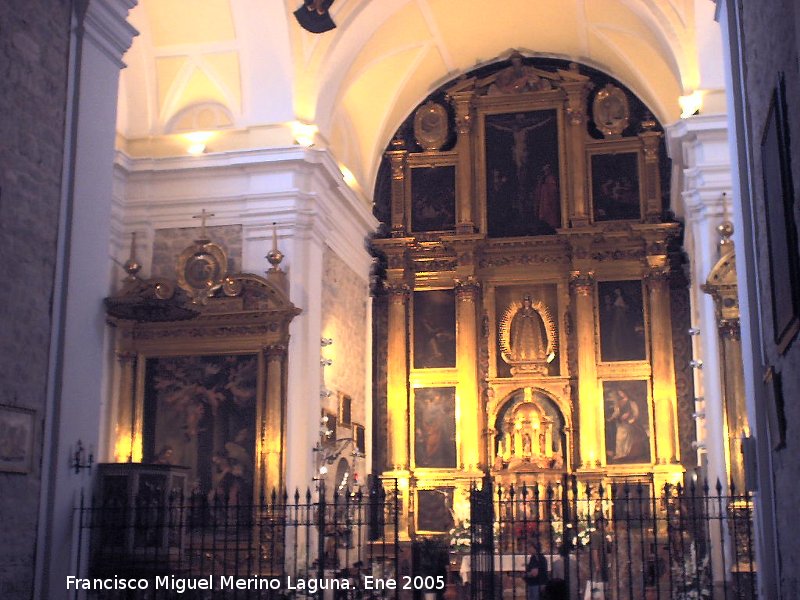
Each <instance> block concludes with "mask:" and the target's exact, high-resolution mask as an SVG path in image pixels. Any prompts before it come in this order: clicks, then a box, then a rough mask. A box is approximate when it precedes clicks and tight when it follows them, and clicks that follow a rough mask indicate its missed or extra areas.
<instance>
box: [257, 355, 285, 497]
mask: <svg viewBox="0 0 800 600" xmlns="http://www.w3.org/2000/svg"><path fill="white" fill-rule="evenodd" d="M265 354H266V360H267V382H266V398H265V400H266V401H265V404H264V416H263V418H262V425H261V428H260V429H261V431H260V434H261V436H262V438H261V444H262V458H261V461H262V464H263V485H264V490H263V491H264V494H265V495H266V496H267V497H269V494H271V493H272V491H273V490H275V491H280V490H281V489H282V486H283V481H282V477H281V458H282V455H281V452H282V451H283V419H282V418H281V414H282V412H283V363H284V361H285V359H286V348H285V347H284V346H278V345H276V346H269V347H268V348H266V350H265Z"/></svg>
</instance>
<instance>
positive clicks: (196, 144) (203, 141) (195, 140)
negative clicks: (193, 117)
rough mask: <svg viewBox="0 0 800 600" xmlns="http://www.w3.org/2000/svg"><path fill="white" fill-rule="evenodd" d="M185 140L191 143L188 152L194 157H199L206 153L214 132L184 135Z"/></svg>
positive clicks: (194, 132)
mask: <svg viewBox="0 0 800 600" xmlns="http://www.w3.org/2000/svg"><path fill="white" fill-rule="evenodd" d="M182 135H183V138H184V139H185V140H186V141H187V142H189V145H188V146H187V148H186V152H188V153H189V154H191V155H192V156H199V155H201V154H203V153H204V152H205V151H206V145H207V144H208V141H209V140H210V139H211V138H213V137H214V132H213V131H192V132H191V133H184V134H182Z"/></svg>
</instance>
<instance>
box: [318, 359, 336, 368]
mask: <svg viewBox="0 0 800 600" xmlns="http://www.w3.org/2000/svg"><path fill="white" fill-rule="evenodd" d="M319 364H321V365H322V366H323V367H330V366H331V365H332V364H333V359H332V358H320V359H319Z"/></svg>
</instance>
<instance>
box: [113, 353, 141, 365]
mask: <svg viewBox="0 0 800 600" xmlns="http://www.w3.org/2000/svg"><path fill="white" fill-rule="evenodd" d="M137 356H138V355H137V354H136V352H124V351H123V352H117V360H118V361H119V364H121V365H123V366H125V365H128V364H130V363H133V362H135V361H136V357H137Z"/></svg>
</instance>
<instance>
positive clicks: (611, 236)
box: [373, 53, 685, 536]
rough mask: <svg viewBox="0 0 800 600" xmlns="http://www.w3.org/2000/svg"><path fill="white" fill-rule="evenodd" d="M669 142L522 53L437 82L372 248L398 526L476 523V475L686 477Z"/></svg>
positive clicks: (619, 103) (409, 126)
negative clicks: (472, 514) (378, 272)
mask: <svg viewBox="0 0 800 600" xmlns="http://www.w3.org/2000/svg"><path fill="white" fill-rule="evenodd" d="M587 73H588V74H587ZM661 138H662V133H661V130H660V128H659V126H658V125H657V123H656V122H655V120H654V119H653V118H652V116H650V115H649V114H648V113H647V111H646V109H645V108H644V106H643V105H642V103H641V102H640V101H639V100H638V99H636V98H635V97H634V96H633V95H632V94H631V93H630V92H629V91H627V90H625V89H624V88H623V87H622V85H621V84H619V83H617V82H615V81H614V80H612V79H611V78H609V77H607V76H603V75H602V74H599V73H598V72H597V71H594V70H592V69H588V68H585V67H579V66H577V65H575V64H568V63H565V62H563V61H555V60H547V59H544V60H543V59H527V58H523V57H522V56H521V55H519V54H518V53H513V54H512V55H511V56H510V57H509V60H508V61H504V62H501V63H498V64H497V65H495V66H491V67H485V68H483V69H481V70H479V71H476V72H474V73H472V74H470V75H468V76H464V77H462V78H460V79H458V80H457V81H455V82H452V83H450V84H448V85H445V86H444V87H443V88H441V89H440V90H439V91H438V92H437V93H435V94H432V95H431V97H429V99H427V101H426V102H424V103H423V104H422V105H421V106H420V107H419V108H418V109H417V110H416V112H415V113H414V114H413V115H412V117H410V118H409V119H408V120H407V121H406V123H405V124H404V125H403V126H402V127H401V128H400V130H398V132H397V134H396V136H395V138H394V139H393V141H392V143H391V144H390V146H389V148H388V149H387V152H386V159H385V167H384V173H385V179H384V182H383V183H382V182H381V181H380V178H379V183H378V192H377V193H376V196H380V190H381V185H383V186H384V187H383V189H385V190H386V191H385V193H384V194H383V197H384V198H385V200H384V202H385V204H386V207H385V210H384V212H383V215H379V216H383V220H384V221H385V222H386V226H387V227H386V230H385V232H384V235H383V236H382V237H379V238H378V239H375V240H374V242H373V245H374V248H375V250H376V253H377V254H378V255H379V256H381V260H382V261H383V267H384V268H385V273H384V274H383V275H384V281H383V288H382V289H383V294H384V296H383V304H382V306H383V307H385V308H384V309H385V312H386V314H385V326H384V329H383V332H384V339H382V340H377V342H376V344H377V345H376V347H377V348H379V354H380V348H381V344H383V352H385V355H386V370H385V379H381V378H379V385H385V418H386V422H385V427H386V448H385V450H384V451H385V461H384V464H383V465H381V466H382V467H383V476H384V477H387V478H392V479H394V478H397V479H398V480H399V481H400V489H401V491H402V496H403V497H402V501H403V503H404V504H403V506H404V510H403V514H404V515H405V518H406V521H405V522H404V523H403V524H402V526H401V531H402V532H403V533H404V534H405V533H407V534H409V535H412V536H413V535H415V534H417V533H420V534H425V533H435V532H442V531H447V530H448V529H449V527H452V523H453V519H461V518H464V517H466V516H468V514H466V513H465V511H466V510H468V509H467V506H468V505H467V504H466V497H467V496H466V490H467V489H468V486H469V484H470V482H474V481H475V480H478V479H480V478H481V477H483V476H484V475H486V474H490V475H491V476H492V477H493V478H494V480H495V481H496V482H498V483H500V484H504V485H505V484H509V483H514V482H520V481H526V482H528V483H530V482H532V481H538V482H539V483H542V484H544V483H547V482H551V481H552V482H558V481H560V480H561V477H562V476H563V474H564V473H574V474H577V475H578V477H579V479H581V480H584V481H592V482H599V481H603V482H605V483H613V482H614V481H620V480H626V481H630V480H639V481H642V480H646V481H653V482H654V483H655V484H656V485H657V486H661V485H663V484H664V483H665V482H667V481H670V482H674V481H676V480H678V479H680V478H681V477H682V474H683V472H684V470H685V469H684V466H683V465H682V464H681V452H680V447H681V444H680V443H679V432H678V412H679V411H678V394H677V392H676V370H675V358H674V348H673V322H672V321H673V316H672V315H673V305H672V302H671V292H670V287H671V286H670V282H671V279H672V277H673V275H672V269H671V263H672V262H673V261H672V254H671V252H670V250H671V248H673V247H674V246H675V241H676V239H677V238H678V236H679V235H680V227H679V225H678V224H677V223H675V222H670V221H669V220H668V219H667V217H666V216H665V210H664V203H663V189H662V181H661V178H662V168H663V162H664V159H663V157H662V156H661V155H660V154H661V152H663V150H662V148H663V146H662V142H661ZM376 201H377V203H378V204H379V205H380V202H381V198H380V197H378V198H376ZM381 393H382V390H380V389H379V390H378V393H377V395H378V397H380V395H381ZM376 410H378V409H376ZM381 438H382V436H381V434H380V433H379V432H378V433H376V439H381Z"/></svg>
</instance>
